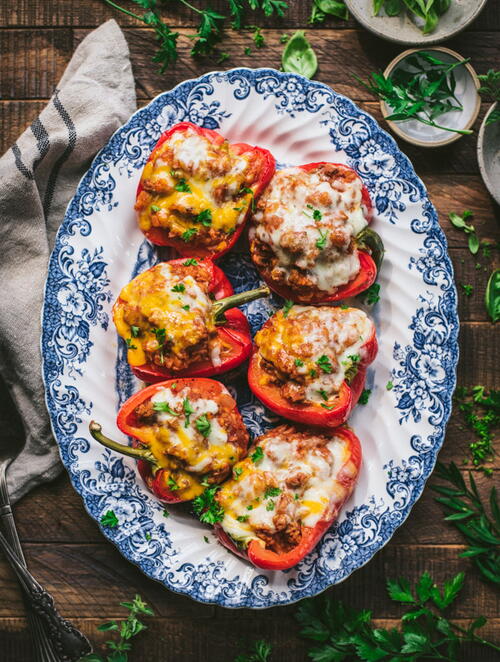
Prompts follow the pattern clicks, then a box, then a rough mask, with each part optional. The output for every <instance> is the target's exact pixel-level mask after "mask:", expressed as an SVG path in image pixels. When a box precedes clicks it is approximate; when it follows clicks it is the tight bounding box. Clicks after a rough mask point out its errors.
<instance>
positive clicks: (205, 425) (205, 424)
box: [194, 414, 212, 439]
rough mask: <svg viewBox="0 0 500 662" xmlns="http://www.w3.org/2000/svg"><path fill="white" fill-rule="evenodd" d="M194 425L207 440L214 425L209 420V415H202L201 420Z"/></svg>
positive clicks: (198, 419)
mask: <svg viewBox="0 0 500 662" xmlns="http://www.w3.org/2000/svg"><path fill="white" fill-rule="evenodd" d="M194 424H195V426H196V429H197V430H198V432H199V433H200V434H201V436H202V437H205V439H206V438H207V437H208V435H209V434H210V430H211V429H212V424H211V423H210V421H209V420H208V418H207V415H206V414H202V415H201V416H200V417H199V418H197V419H196V421H195V422H194Z"/></svg>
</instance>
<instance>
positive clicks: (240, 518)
mask: <svg viewBox="0 0 500 662" xmlns="http://www.w3.org/2000/svg"><path fill="white" fill-rule="evenodd" d="M249 517H250V515H238V517H237V518H236V519H237V520H238V522H248V519H249Z"/></svg>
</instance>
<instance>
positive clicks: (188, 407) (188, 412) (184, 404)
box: [182, 398, 194, 428]
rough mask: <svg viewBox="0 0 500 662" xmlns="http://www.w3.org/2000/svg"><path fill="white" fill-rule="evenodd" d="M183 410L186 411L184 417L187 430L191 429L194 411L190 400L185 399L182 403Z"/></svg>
mask: <svg viewBox="0 0 500 662" xmlns="http://www.w3.org/2000/svg"><path fill="white" fill-rule="evenodd" d="M182 409H183V410H184V416H185V417H186V422H185V423H184V427H185V428H187V427H189V420H190V418H191V414H193V413H194V409H193V408H192V407H191V403H190V402H189V398H184V400H183V401H182Z"/></svg>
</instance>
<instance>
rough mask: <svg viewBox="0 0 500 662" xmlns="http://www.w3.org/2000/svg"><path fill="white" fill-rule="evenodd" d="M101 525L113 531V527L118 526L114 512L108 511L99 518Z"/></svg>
mask: <svg viewBox="0 0 500 662" xmlns="http://www.w3.org/2000/svg"><path fill="white" fill-rule="evenodd" d="M101 524H102V525H103V526H109V528H110V529H114V528H115V526H118V517H117V516H116V515H115V511H114V510H108V511H107V512H106V513H105V514H104V515H103V516H102V517H101Z"/></svg>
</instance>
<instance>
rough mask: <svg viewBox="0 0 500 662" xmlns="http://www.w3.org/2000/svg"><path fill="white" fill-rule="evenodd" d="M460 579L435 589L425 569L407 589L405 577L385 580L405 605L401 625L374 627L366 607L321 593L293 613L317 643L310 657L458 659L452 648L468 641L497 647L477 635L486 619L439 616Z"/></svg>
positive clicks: (405, 661) (384, 661) (411, 661)
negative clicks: (467, 620) (464, 623)
mask: <svg viewBox="0 0 500 662" xmlns="http://www.w3.org/2000/svg"><path fill="white" fill-rule="evenodd" d="M463 582H464V573H459V574H458V575H456V576H455V577H452V578H451V579H449V580H447V581H445V582H444V585H443V587H442V588H441V589H439V588H438V586H437V585H436V584H435V582H434V580H433V579H432V577H431V576H430V575H429V573H428V572H424V574H423V575H422V576H421V577H420V579H419V580H418V582H417V584H416V586H415V588H414V589H413V590H412V588H411V587H410V584H409V582H408V581H407V580H405V579H398V580H396V581H393V580H389V581H388V582H387V592H388V594H389V597H390V598H391V599H392V600H394V601H395V602H399V603H401V604H404V605H407V607H408V610H407V611H406V612H405V613H404V614H403V616H402V617H401V628H400V629H396V628H392V629H390V630H387V629H385V628H375V627H373V625H372V623H371V618H372V614H371V612H370V611H368V610H361V611H359V610H357V609H353V608H351V607H348V606H347V605H345V604H344V603H343V602H341V601H338V600H333V599H332V598H329V597H326V596H320V597H319V598H315V599H314V600H311V599H308V600H304V601H303V602H301V603H300V607H299V609H298V612H297V615H296V618H297V620H298V622H299V623H300V625H301V626H302V631H301V634H302V636H303V637H305V638H306V639H311V640H313V641H314V642H315V644H316V645H315V646H314V648H312V649H311V651H310V652H309V657H310V658H312V659H313V660H315V662H334V661H335V662H336V661H341V660H351V659H352V660H354V659H356V660H366V661H367V662H375V661H379V662H415V661H416V660H420V659H430V660H450V661H451V660H456V659H457V652H458V651H459V650H460V648H461V647H462V646H463V644H465V643H468V642H475V643H477V644H481V645H483V646H488V647H490V648H493V649H494V650H500V647H498V646H496V645H495V644H493V643H492V642H489V641H486V640H485V639H482V638H481V637H480V636H478V635H477V634H476V630H477V629H478V628H480V627H482V626H483V625H484V624H485V623H486V619H485V618H484V617H479V618H477V619H476V620H474V621H473V622H472V623H470V625H469V626H468V627H467V628H464V627H462V626H460V625H457V624H455V623H453V622H452V621H450V620H448V619H447V618H446V617H445V616H444V613H443V612H444V610H445V609H446V608H447V607H448V606H449V605H451V604H452V602H453V601H454V600H455V599H456V597H457V596H458V594H459V592H460V590H461V588H462V586H463Z"/></svg>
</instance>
